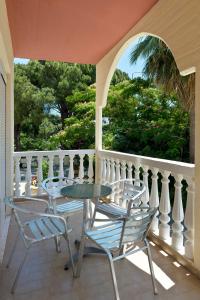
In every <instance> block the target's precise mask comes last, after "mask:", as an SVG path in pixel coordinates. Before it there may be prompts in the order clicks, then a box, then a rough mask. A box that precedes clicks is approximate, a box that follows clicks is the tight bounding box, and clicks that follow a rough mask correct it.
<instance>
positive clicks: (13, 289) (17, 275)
mask: <svg viewBox="0 0 200 300" xmlns="http://www.w3.org/2000/svg"><path fill="white" fill-rule="evenodd" d="M27 255H28V249H27V248H26V253H25V255H24V258H23V260H22V262H21V264H20V266H19V269H18V271H17V274H16V276H15V280H14V282H13V285H12V288H11V293H12V294H14V292H15V289H16V286H17V282H18V279H19V276H20V273H21V271H22V268H23V265H24V263H25V261H26V258H27Z"/></svg>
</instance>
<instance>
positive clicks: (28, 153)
mask: <svg viewBox="0 0 200 300" xmlns="http://www.w3.org/2000/svg"><path fill="white" fill-rule="evenodd" d="M52 154H53V155H58V156H59V155H76V154H79V155H81V154H88V155H92V154H95V150H94V149H78V150H50V151H37V150H36V151H21V152H14V153H13V156H14V157H25V156H48V155H52Z"/></svg>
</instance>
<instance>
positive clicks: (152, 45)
mask: <svg viewBox="0 0 200 300" xmlns="http://www.w3.org/2000/svg"><path fill="white" fill-rule="evenodd" d="M140 57H142V58H143V59H144V60H145V65H144V68H143V73H144V75H145V76H146V77H147V78H149V79H151V80H152V81H153V82H155V84H156V85H158V86H161V87H162V88H163V89H164V91H166V92H167V93H171V92H173V93H175V94H176V95H177V97H178V99H179V100H180V103H181V104H182V106H183V108H184V109H185V110H186V111H187V112H189V114H190V161H191V162H194V142H195V141H194V137H195V136H194V129H195V127H194V126H195V112H194V101H195V88H194V87H195V75H194V74H191V75H188V76H187V77H183V76H181V75H180V73H179V70H178V68H177V65H176V62H175V60H174V57H173V55H172V53H171V51H170V49H169V48H168V47H167V46H166V44H165V43H164V42H163V41H162V40H160V39H158V38H156V37H153V36H145V37H142V38H140V39H139V41H138V43H137V45H136V46H135V47H134V49H133V50H132V52H131V54H130V63H131V64H135V63H136V61H137V60H138V59H139V58H140Z"/></svg>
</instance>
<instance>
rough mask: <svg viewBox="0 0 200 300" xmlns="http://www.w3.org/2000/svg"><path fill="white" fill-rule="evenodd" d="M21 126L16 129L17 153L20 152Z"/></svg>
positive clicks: (18, 125) (17, 125) (16, 126)
mask: <svg viewBox="0 0 200 300" xmlns="http://www.w3.org/2000/svg"><path fill="white" fill-rule="evenodd" d="M20 129H21V128H20V124H16V125H15V127H14V134H15V135H14V139H15V151H20Z"/></svg>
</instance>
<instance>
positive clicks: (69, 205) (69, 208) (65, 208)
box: [56, 200, 83, 215]
mask: <svg viewBox="0 0 200 300" xmlns="http://www.w3.org/2000/svg"><path fill="white" fill-rule="evenodd" d="M81 210H83V201H81V200H80V201H79V200H73V201H69V202H65V203H63V204H58V205H56V212H57V213H60V214H68V215H70V214H73V213H74V212H77V211H81Z"/></svg>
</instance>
